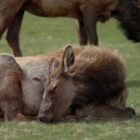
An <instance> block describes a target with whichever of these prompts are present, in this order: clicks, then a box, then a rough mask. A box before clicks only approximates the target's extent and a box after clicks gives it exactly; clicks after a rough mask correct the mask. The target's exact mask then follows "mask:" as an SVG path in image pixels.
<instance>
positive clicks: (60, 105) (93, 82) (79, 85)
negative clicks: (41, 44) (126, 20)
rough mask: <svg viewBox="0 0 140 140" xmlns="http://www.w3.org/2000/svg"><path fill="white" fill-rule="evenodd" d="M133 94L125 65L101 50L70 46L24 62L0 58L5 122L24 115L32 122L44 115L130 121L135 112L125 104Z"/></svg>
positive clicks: (5, 56) (43, 118)
mask: <svg viewBox="0 0 140 140" xmlns="http://www.w3.org/2000/svg"><path fill="white" fill-rule="evenodd" d="M62 56H63V59H61V58H62ZM44 85H45V87H44ZM127 96H128V92H127V87H126V84H125V68H124V64H123V62H122V61H121V60H120V58H119V56H118V55H117V54H115V53H113V52H110V51H107V50H104V49H101V48H84V49H83V48H79V49H78V48H75V49H74V53H73V50H72V48H71V47H70V46H68V47H67V48H66V49H65V51H64V50H62V51H59V52H55V53H50V54H48V55H42V56H33V57H21V58H18V57H17V58H14V57H13V56H11V55H8V54H0V111H2V112H3V115H4V120H5V121H11V120H15V119H17V117H19V114H23V115H24V116H25V118H26V117H27V119H28V118H30V117H36V116H37V114H38V119H39V120H41V121H46V122H49V121H51V120H53V119H54V120H69V119H72V118H71V116H72V117H73V118H75V119H82V118H83V117H84V116H88V117H89V118H94V117H96V118H98V119H101V117H102V118H107V119H110V118H112V117H115V118H117V119H128V118H131V117H132V116H133V114H134V111H133V109H130V108H129V109H127V108H126V106H125V104H126V99H127ZM42 98H43V99H42ZM85 108H86V109H85ZM39 110H40V111H39ZM85 110H87V111H88V110H90V111H88V112H86V111H85ZM38 112H39V113H38ZM21 116H22V115H20V119H21V118H22V119H25V118H24V117H23V116H22V117H21Z"/></svg>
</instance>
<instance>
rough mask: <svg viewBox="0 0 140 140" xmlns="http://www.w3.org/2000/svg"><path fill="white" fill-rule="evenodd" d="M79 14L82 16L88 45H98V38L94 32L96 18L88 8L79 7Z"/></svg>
mask: <svg viewBox="0 0 140 140" xmlns="http://www.w3.org/2000/svg"><path fill="white" fill-rule="evenodd" d="M81 12H82V15H83V22H84V28H85V32H86V35H87V37H88V41H89V44H90V45H91V46H93V45H95V46H96V45H98V37H97V30H96V18H95V16H94V14H93V12H92V9H91V8H90V6H87V5H84V6H81Z"/></svg>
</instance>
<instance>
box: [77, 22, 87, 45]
mask: <svg viewBox="0 0 140 140" xmlns="http://www.w3.org/2000/svg"><path fill="white" fill-rule="evenodd" d="M76 29H77V32H78V36H79V43H80V45H82V46H85V45H87V41H88V40H87V35H86V32H85V30H84V23H83V21H80V20H78V21H77V22H76Z"/></svg>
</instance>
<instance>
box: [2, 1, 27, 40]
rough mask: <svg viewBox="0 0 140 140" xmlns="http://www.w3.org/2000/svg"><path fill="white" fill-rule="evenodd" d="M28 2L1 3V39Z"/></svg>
mask: <svg viewBox="0 0 140 140" xmlns="http://www.w3.org/2000/svg"><path fill="white" fill-rule="evenodd" d="M25 1H26V0H10V1H9V0H1V1H0V38H1V36H2V34H3V33H4V31H5V30H6V29H7V27H8V26H9V24H10V23H11V21H12V20H13V18H14V16H15V15H16V13H18V11H19V10H20V8H21V7H22V5H23V4H24V2H25Z"/></svg>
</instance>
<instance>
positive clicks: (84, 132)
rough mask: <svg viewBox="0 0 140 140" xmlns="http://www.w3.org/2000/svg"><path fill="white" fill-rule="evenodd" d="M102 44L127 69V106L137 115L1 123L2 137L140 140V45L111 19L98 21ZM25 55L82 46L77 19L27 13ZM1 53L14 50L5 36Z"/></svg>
mask: <svg viewBox="0 0 140 140" xmlns="http://www.w3.org/2000/svg"><path fill="white" fill-rule="evenodd" d="M98 34H99V41H100V46H104V47H106V48H109V49H112V50H118V51H119V53H120V54H121V55H122V57H123V59H124V61H125V63H126V68H127V81H126V82H127V85H128V89H129V98H128V102H127V105H128V106H131V107H133V108H134V109H135V110H136V113H137V115H136V116H135V117H134V118H132V119H131V120H127V121H115V120H114V121H92V122H68V123H60V124H51V125H48V124H41V123H37V122H10V123H3V122H0V140H27V139H29V140H119V139H120V140H140V93H139V92H140V44H136V43H133V42H131V41H128V40H127V39H126V38H125V36H124V35H123V32H120V30H119V27H118V23H117V22H116V21H115V20H113V19H112V20H110V21H109V22H107V23H105V24H98ZM20 43H21V49H22V52H23V54H24V56H27V55H37V54H45V53H48V52H50V51H55V50H58V49H59V48H62V47H64V46H65V45H66V44H74V45H78V39H77V33H76V30H75V21H74V20H72V19H66V18H54V19H49V18H39V17H35V16H33V15H29V14H27V13H26V15H25V17H24V21H23V25H22V30H21V33H20ZM0 52H5V53H12V51H11V49H10V48H9V46H8V44H7V43H6V41H5V39H4V36H3V39H2V40H1V41H0Z"/></svg>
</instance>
